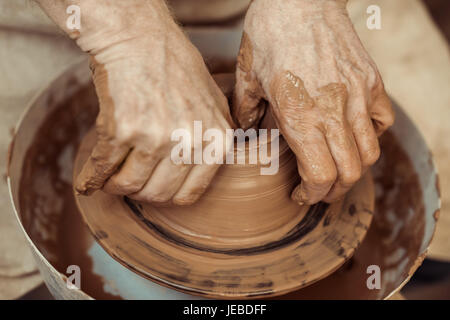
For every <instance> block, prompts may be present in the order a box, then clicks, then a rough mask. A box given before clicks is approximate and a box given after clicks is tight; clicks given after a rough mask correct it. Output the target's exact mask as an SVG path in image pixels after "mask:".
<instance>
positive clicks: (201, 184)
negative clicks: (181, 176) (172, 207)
mask: <svg viewBox="0 0 450 320" xmlns="http://www.w3.org/2000/svg"><path fill="white" fill-rule="evenodd" d="M219 168H220V165H218V164H211V165H208V164H202V165H198V166H195V167H194V168H193V169H192V170H191V171H190V172H189V175H188V176H187V178H186V180H185V181H184V183H183V185H182V186H181V188H180V189H179V190H178V192H177V193H176V194H175V196H174V197H173V202H174V203H175V204H177V205H191V204H193V203H195V202H196V201H197V200H198V199H199V198H200V197H201V196H202V195H203V194H204V193H205V191H206V189H207V188H208V186H209V185H210V183H211V181H212V179H213V178H214V176H215V175H216V173H217V170H218V169H219Z"/></svg>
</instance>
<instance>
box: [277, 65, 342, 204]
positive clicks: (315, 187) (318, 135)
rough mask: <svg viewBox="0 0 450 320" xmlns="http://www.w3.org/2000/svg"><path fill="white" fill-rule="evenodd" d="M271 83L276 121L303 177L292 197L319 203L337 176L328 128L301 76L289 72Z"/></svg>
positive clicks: (302, 202) (305, 201)
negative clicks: (327, 138) (330, 148)
mask: <svg viewBox="0 0 450 320" xmlns="http://www.w3.org/2000/svg"><path fill="white" fill-rule="evenodd" d="M271 87H272V93H271V96H272V111H273V115H274V117H275V121H276V123H277V125H278V127H279V128H280V130H281V132H282V133H283V136H284V138H285V139H286V141H287V143H288V144H289V146H290V148H291V149H292V151H293V152H294V153H295V155H296V156H297V167H298V171H299V174H300V176H301V178H302V182H301V183H300V185H299V186H298V187H297V188H296V189H295V190H294V191H293V193H292V198H293V199H294V200H296V201H297V202H298V203H299V204H301V205H303V204H314V203H317V202H319V201H320V200H322V199H323V198H324V197H325V196H326V195H327V193H328V192H329V190H330V189H331V187H332V185H333V183H334V182H335V180H336V177H337V169H336V165H335V163H334V160H333V157H332V156H331V153H330V150H329V148H328V145H327V142H326V140H325V136H324V132H325V128H324V127H323V125H322V123H321V122H320V119H318V118H319V116H318V113H316V110H315V109H314V101H313V99H312V98H311V97H310V96H309V94H308V92H307V90H306V88H305V87H304V85H303V81H302V80H301V79H300V78H298V77H297V76H295V75H294V74H292V73H290V72H285V73H282V74H281V75H280V76H279V77H277V78H275V80H274V81H273V83H272V85H271Z"/></svg>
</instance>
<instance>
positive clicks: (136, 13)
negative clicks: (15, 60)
mask: <svg viewBox="0 0 450 320" xmlns="http://www.w3.org/2000/svg"><path fill="white" fill-rule="evenodd" d="M36 2H37V3H38V4H39V5H40V6H41V7H42V9H43V10H44V11H45V12H46V13H47V15H48V16H49V17H50V18H51V19H52V20H53V21H54V22H55V23H56V24H57V25H58V26H59V27H60V28H61V29H62V30H64V31H65V32H66V33H67V34H68V35H69V36H70V37H71V38H72V39H74V40H76V41H77V43H78V45H79V46H80V47H81V49H82V50H83V51H86V52H91V53H95V51H96V50H102V49H103V48H105V47H108V46H110V45H112V44H115V43H119V42H121V41H124V40H128V39H132V38H134V37H138V36H141V35H144V34H145V36H147V37H153V38H155V39H158V38H162V37H164V35H165V34H167V33H168V32H173V31H174V30H176V29H177V28H176V24H175V22H174V20H173V18H172V16H171V14H170V11H169V9H168V8H167V6H166V4H165V1H164V0H144V1H143V0H120V1H110V0H95V1H94V0H36ZM70 5H76V6H78V7H79V8H80V20H81V23H80V29H79V30H77V29H75V30H71V29H69V28H68V26H67V19H68V18H69V16H70V14H69V13H67V12H66V10H67V8H68V7H69V6H70Z"/></svg>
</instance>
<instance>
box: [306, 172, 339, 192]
mask: <svg viewBox="0 0 450 320" xmlns="http://www.w3.org/2000/svg"><path fill="white" fill-rule="evenodd" d="M336 178H337V172H336V171H335V170H328V171H324V172H323V173H322V174H318V175H315V176H314V177H312V178H311V179H310V182H309V185H310V187H311V188H313V189H321V188H324V187H328V186H330V185H331V184H333V183H334V182H335V181H336Z"/></svg>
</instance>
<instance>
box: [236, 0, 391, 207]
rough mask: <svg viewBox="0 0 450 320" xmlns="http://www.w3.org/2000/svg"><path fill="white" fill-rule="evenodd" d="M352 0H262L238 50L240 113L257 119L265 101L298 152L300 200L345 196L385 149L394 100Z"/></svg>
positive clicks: (245, 122)
mask: <svg viewBox="0 0 450 320" xmlns="http://www.w3.org/2000/svg"><path fill="white" fill-rule="evenodd" d="M346 3H347V1H345V0H284V1H273V0H254V1H252V4H251V6H250V8H249V10H248V12H247V16H246V19H245V26H244V35H243V38H242V43H241V50H240V53H239V58H238V66H237V73H236V80H237V84H236V89H235V96H234V103H233V116H234V118H235V120H236V122H237V123H238V124H239V125H240V126H242V127H244V128H248V127H253V126H257V125H258V123H259V120H260V118H261V117H262V115H264V112H265V110H263V108H264V106H265V104H262V103H260V101H261V100H262V99H265V100H267V101H268V102H269V105H270V110H271V112H272V114H273V116H274V118H275V121H276V123H277V125H278V127H279V128H280V131H281V133H282V134H283V136H284V137H285V139H286V140H287V142H288V143H289V146H290V147H291V148H292V150H293V151H294V153H295V154H296V156H297V163H298V170H299V173H300V175H301V177H302V182H301V184H300V185H299V186H298V187H297V188H296V189H295V190H294V192H293V194H292V196H293V198H294V199H296V200H297V201H298V202H299V203H306V204H313V203H316V202H318V201H321V200H324V201H327V202H332V201H335V200H337V199H339V198H340V197H342V196H343V194H344V193H345V192H347V191H348V190H349V189H350V187H351V186H352V185H353V184H354V183H355V182H356V181H358V180H359V178H360V177H361V175H362V174H363V173H364V172H365V171H366V170H367V168H368V167H369V166H371V165H372V164H374V163H375V162H376V160H377V159H378V158H379V155H380V148H379V143H378V136H380V135H381V134H382V133H383V132H384V131H385V130H386V129H387V128H388V127H390V126H391V125H392V124H393V122H394V113H393V111H392V107H391V103H390V100H389V98H388V96H387V94H386V92H385V90H384V85H383V81H382V79H381V77H380V74H379V73H378V70H377V67H376V66H375V64H374V62H373V61H372V59H371V58H370V57H369V55H368V53H367V52H366V51H365V49H364V47H363V46H362V44H361V42H360V40H359V38H358V36H357V34H356V32H355V30H354V28H353V25H352V23H351V21H350V18H349V17H348V14H347V11H346V7H345V6H346Z"/></svg>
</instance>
